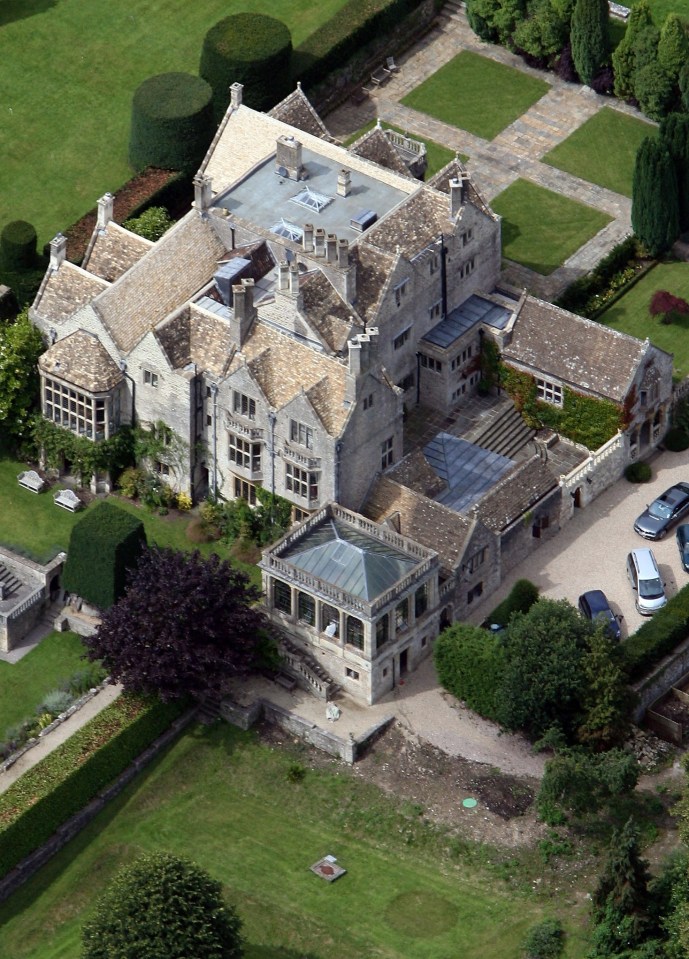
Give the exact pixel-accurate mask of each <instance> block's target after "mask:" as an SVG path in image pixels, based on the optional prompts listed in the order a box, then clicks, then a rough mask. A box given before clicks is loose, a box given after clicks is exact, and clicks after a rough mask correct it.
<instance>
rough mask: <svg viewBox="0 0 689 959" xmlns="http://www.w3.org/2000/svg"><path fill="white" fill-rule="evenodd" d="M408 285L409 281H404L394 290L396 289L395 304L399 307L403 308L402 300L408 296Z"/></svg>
mask: <svg viewBox="0 0 689 959" xmlns="http://www.w3.org/2000/svg"><path fill="white" fill-rule="evenodd" d="M408 283H409V280H402V282H401V283H398V284H397V286H396V287H395V288H394V289H395V303H396V304H397V306H401V305H402V300H403V299H404V298H405V296H406V295H407V284H408Z"/></svg>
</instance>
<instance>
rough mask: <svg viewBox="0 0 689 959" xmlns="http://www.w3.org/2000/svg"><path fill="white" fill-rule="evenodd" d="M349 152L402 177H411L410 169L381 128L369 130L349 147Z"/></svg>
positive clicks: (376, 127)
mask: <svg viewBox="0 0 689 959" xmlns="http://www.w3.org/2000/svg"><path fill="white" fill-rule="evenodd" d="M349 152H350V153H354V154H355V155H356V156H360V157H365V159H367V160H371V161H372V162H373V163H377V164H378V166H382V167H385V168H386V169H387V170H392V171H393V172H394V173H399V174H400V176H407V177H411V173H410V172H409V167H408V166H407V164H406V163H405V162H404V160H403V159H402V157H401V156H400V155H399V153H398V152H397V150H396V149H395V148H394V146H393V145H392V143H390V140H389V139H388V138H387V137H386V136H385V132H384V131H383V130H382V129H381V128H380V127H379V126H375V127H374V128H373V129H372V130H368V131H367V132H366V133H364V134H363V135H362V136H360V137H359V139H358V140H355V141H354V143H352V144H351V146H350V147H349Z"/></svg>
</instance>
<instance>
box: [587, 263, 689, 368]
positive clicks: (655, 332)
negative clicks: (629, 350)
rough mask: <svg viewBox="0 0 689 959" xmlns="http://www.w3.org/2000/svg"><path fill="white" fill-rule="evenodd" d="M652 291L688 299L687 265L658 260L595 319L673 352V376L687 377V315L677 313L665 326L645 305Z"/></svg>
mask: <svg viewBox="0 0 689 959" xmlns="http://www.w3.org/2000/svg"><path fill="white" fill-rule="evenodd" d="M656 290H668V291H669V292H670V293H673V294H674V295H675V296H681V297H682V299H685V300H689V264H687V263H659V264H658V266H656V267H654V268H653V269H652V270H650V271H649V272H648V273H647V274H646V275H645V276H644V277H643V279H641V280H639V282H638V283H636V284H635V285H634V286H633V287H632V288H631V290H629V292H628V293H625V294H624V296H622V297H620V299H619V300H617V301H616V302H615V303H613V305H612V306H610V307H609V308H608V309H607V310H606V311H605V312H604V313H602V314H601V316H600V317H599V322H601V323H605V325H606V326H610V327H612V328H613V329H615V330H621V332H623V333H630V334H631V335H632V336H638V337H639V339H640V340H644V339H645V338H646V337H648V338H649V339H650V341H651V343H653V345H654V346H658V347H660V349H662V350H667V352H668V353H674V356H675V363H674V367H675V376H676V377H678V378H683V377H685V376H689V317H688V316H680V317H679V318H678V319H677V321H676V322H674V323H672V324H670V325H669V326H665V325H664V324H662V323H661V322H660V320H659V319H658V318H656V317H652V316H651V315H650V314H649V312H648V307H649V304H650V302H651V297H652V296H653V294H654V293H655V292H656Z"/></svg>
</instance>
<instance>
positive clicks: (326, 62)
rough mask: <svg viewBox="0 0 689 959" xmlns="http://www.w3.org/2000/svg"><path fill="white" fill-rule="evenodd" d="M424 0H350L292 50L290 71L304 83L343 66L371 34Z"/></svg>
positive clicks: (389, 29)
mask: <svg viewBox="0 0 689 959" xmlns="http://www.w3.org/2000/svg"><path fill="white" fill-rule="evenodd" d="M422 2H423V0H349V2H348V3H346V4H345V5H344V6H343V7H341V8H340V9H339V10H338V11H337V13H336V14H335V15H334V16H333V17H331V18H330V20H328V21H327V23H324V24H323V25H322V26H321V27H319V29H318V30H316V31H315V32H314V33H312V34H311V36H309V37H307V38H306V40H304V42H303V43H302V44H300V46H298V47H297V48H296V50H295V51H294V57H293V60H292V62H293V67H292V72H293V75H294V78H295V79H296V80H301V82H302V83H303V84H304V85H305V86H307V87H310V86H313V85H315V84H316V83H320V82H321V81H322V80H324V79H325V78H326V77H327V76H328V75H329V74H330V73H332V72H333V71H334V70H338V69H339V68H341V67H343V66H345V64H346V63H347V62H348V61H349V59H350V58H351V57H353V56H354V54H356V53H358V52H359V51H360V49H361V47H363V46H365V44H367V43H368V42H369V41H370V40H371V39H372V38H374V37H381V36H385V35H386V34H389V33H391V32H392V31H393V30H394V29H395V27H397V26H398V25H399V23H400V21H401V20H403V19H404V18H405V17H407V16H408V15H409V14H410V13H412V12H413V11H414V10H416V8H417V7H419V6H420V5H421V3H422Z"/></svg>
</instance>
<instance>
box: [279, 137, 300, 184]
mask: <svg viewBox="0 0 689 959" xmlns="http://www.w3.org/2000/svg"><path fill="white" fill-rule="evenodd" d="M283 171H284V172H283ZM275 172H276V173H279V174H281V175H282V176H287V177H288V178H289V179H290V180H305V179H306V169H305V167H304V165H303V164H302V162H301V143H300V142H299V140H297V139H295V138H294V137H293V136H285V135H283V136H280V137H278V138H277V144H276V149H275Z"/></svg>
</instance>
